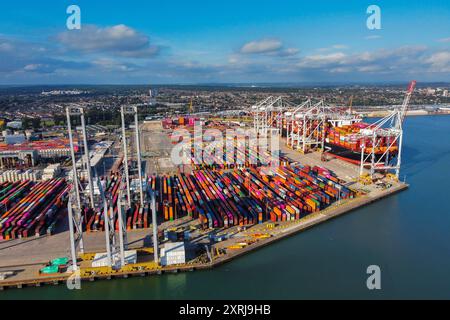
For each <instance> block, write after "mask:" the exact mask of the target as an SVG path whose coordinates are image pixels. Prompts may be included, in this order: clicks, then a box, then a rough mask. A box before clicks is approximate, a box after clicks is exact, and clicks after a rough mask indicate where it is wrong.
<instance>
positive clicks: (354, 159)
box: [325, 143, 393, 164]
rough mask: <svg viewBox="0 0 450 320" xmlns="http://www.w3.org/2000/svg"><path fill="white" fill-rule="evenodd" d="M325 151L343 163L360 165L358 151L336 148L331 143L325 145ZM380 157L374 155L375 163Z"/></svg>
mask: <svg viewBox="0 0 450 320" xmlns="http://www.w3.org/2000/svg"><path fill="white" fill-rule="evenodd" d="M325 151H326V152H327V153H330V154H332V155H334V156H336V157H337V158H340V159H342V160H344V161H347V162H351V163H354V164H360V163H361V152H360V151H354V150H351V149H347V148H345V147H342V146H338V145H335V144H331V143H325ZM382 156H383V155H382V154H375V162H377V161H378V160H380V158H381V157H382ZM391 156H393V155H392V154H391ZM366 157H367V154H366ZM367 160H371V159H367ZM367 160H366V161H367Z"/></svg>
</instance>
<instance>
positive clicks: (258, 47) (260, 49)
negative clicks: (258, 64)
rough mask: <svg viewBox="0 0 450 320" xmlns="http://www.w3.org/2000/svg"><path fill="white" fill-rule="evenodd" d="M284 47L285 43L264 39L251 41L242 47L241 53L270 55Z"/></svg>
mask: <svg viewBox="0 0 450 320" xmlns="http://www.w3.org/2000/svg"><path fill="white" fill-rule="evenodd" d="M282 47H283V43H282V42H281V41H280V40H277V39H262V40H257V41H251V42H248V43H246V44H244V45H243V46H242V47H241V50H240V52H241V53H245V54H253V53H268V52H274V51H278V50H280V49H281V48H282Z"/></svg>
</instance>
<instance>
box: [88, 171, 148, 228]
mask: <svg viewBox="0 0 450 320" xmlns="http://www.w3.org/2000/svg"><path fill="white" fill-rule="evenodd" d="M120 182H121V176H120V174H119V173H116V174H111V176H110V178H109V179H104V180H102V182H101V183H102V186H103V188H104V190H105V195H106V197H107V198H108V199H110V200H111V204H112V208H113V216H114V227H115V230H119V220H118V206H117V202H118V198H119V188H120V187H121V186H120ZM123 193H124V194H125V191H123ZM111 204H110V205H109V208H108V214H109V215H111ZM124 210H125V208H124ZM83 223H84V226H85V227H84V229H85V231H87V232H95V231H104V230H105V219H104V208H103V206H102V208H100V209H98V210H92V209H91V208H84V209H83ZM124 224H125V226H126V229H127V230H132V229H142V228H148V227H149V218H148V208H147V207H144V208H141V207H140V206H139V205H135V204H132V207H131V208H130V209H128V210H127V211H126V212H125V215H124Z"/></svg>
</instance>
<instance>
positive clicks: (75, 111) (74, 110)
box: [66, 106, 95, 209]
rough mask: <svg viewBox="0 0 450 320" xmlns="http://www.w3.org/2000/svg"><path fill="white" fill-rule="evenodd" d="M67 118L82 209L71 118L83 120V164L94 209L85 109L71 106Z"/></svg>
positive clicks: (77, 200)
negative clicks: (76, 117)
mask: <svg viewBox="0 0 450 320" xmlns="http://www.w3.org/2000/svg"><path fill="white" fill-rule="evenodd" d="M66 116H67V130H68V133H69V142H70V153H71V157H72V170H73V178H72V179H73V185H74V186H75V188H74V190H75V196H76V202H77V205H78V207H79V208H80V209H81V200H80V191H79V188H78V185H79V181H78V175H77V167H76V159H75V149H74V144H73V134H72V125H71V116H78V117H80V119H81V130H82V134H83V147H84V157H83V160H84V161H83V163H84V164H85V165H86V175H87V179H88V186H89V204H90V206H91V208H93V209H94V207H95V203H94V184H93V182H92V168H91V160H90V154H89V147H88V142H87V140H88V139H87V133H86V122H85V118H84V108H82V107H78V106H70V107H67V108H66Z"/></svg>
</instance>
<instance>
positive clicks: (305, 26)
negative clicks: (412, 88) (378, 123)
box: [0, 0, 450, 84]
mask: <svg viewBox="0 0 450 320" xmlns="http://www.w3.org/2000/svg"><path fill="white" fill-rule="evenodd" d="M3 2H4V3H2V5H1V6H0V84H70V83H86V84H90V83H93V84H95V83H118V84H121V83H123V84H128V83H130V84H132V83H142V84H150V83H207V82H242V83H257V82H329V81H333V82H347V81H352V82H353V81H354V82H373V81H407V80H409V79H412V78H415V79H417V80H419V81H450V5H449V3H448V0H447V1H417V0H415V1H411V0H410V1H363V0H356V1H331V0H330V1H299V0H297V1H290V0H289V1H288V0H279V1H269V0H259V1H252V0H247V1H242V0H241V1H235V0H228V1H211V0H209V1H203V0H198V1H194V0H193V1H152V0H147V1H145V0H141V1H138V0H135V1H133V0H129V1H95V0H89V1H85V0H72V1H61V0H58V1H54V0H47V1H42V0H41V1H32V0H29V1H21V0H17V1H8V2H7V3H5V2H6V1H3ZM71 4H76V5H78V6H79V7H80V8H81V23H82V28H81V30H67V28H66V19H67V17H68V15H67V14H66V8H67V7H68V6H69V5H71ZM372 4H376V5H378V6H379V7H380V9H381V27H382V28H381V30H369V29H368V28H367V27H366V20H367V18H368V16H369V15H368V14H367V13H366V10H367V7H368V6H369V5H372Z"/></svg>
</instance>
